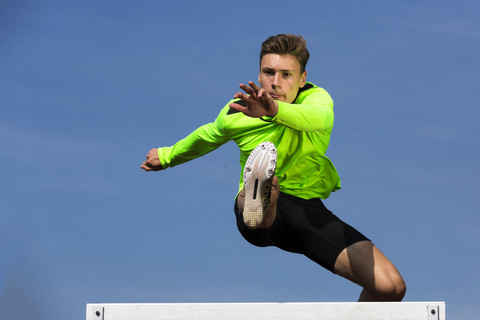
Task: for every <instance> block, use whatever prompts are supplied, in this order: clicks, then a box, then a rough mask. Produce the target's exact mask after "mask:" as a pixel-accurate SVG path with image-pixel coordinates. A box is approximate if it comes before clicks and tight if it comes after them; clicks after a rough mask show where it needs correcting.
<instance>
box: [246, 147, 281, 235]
mask: <svg viewBox="0 0 480 320" xmlns="http://www.w3.org/2000/svg"><path fill="white" fill-rule="evenodd" d="M276 165H277V149H276V148H275V145H274V144H273V143H271V142H268V141H267V142H264V143H261V144H260V145H258V146H257V147H256V148H255V149H253V151H252V153H251V154H250V156H249V157H248V159H247V162H246V163H245V169H244V173H243V182H244V189H245V204H244V208H243V222H244V223H245V225H246V226H247V227H249V228H250V229H256V228H258V227H259V226H260V225H261V224H262V222H263V219H264V211H265V210H266V209H267V207H268V205H269V204H270V190H271V185H272V180H273V176H274V175H275V168H276ZM265 188H267V190H265Z"/></svg>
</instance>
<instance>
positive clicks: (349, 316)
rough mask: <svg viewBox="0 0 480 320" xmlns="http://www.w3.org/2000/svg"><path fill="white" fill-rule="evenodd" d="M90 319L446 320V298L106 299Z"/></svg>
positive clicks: (90, 312)
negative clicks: (369, 299)
mask: <svg viewBox="0 0 480 320" xmlns="http://www.w3.org/2000/svg"><path fill="white" fill-rule="evenodd" d="M87 320H445V302H287V303H138V304H135V303H120V304H115V303H106V304H87Z"/></svg>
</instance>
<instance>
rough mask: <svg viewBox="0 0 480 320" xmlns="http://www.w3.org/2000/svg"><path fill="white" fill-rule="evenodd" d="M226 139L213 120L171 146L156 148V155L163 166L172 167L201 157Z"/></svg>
mask: <svg viewBox="0 0 480 320" xmlns="http://www.w3.org/2000/svg"><path fill="white" fill-rule="evenodd" d="M228 140H229V138H228V137H226V136H225V135H224V134H223V132H222V130H219V129H218V126H217V122H216V121H215V122H211V123H207V124H205V125H203V126H201V127H199V128H198V129H196V130H195V131H193V132H192V133H191V134H189V135H188V136H187V137H185V138H184V139H182V140H180V141H178V142H177V143H176V144H175V145H173V146H170V147H162V148H158V157H159V159H160V162H161V163H162V165H163V167H164V168H168V167H174V166H176V165H179V164H182V163H185V162H187V161H190V160H193V159H195V158H198V157H201V156H203V155H205V154H207V153H209V152H211V151H213V150H215V149H217V148H218V147H220V146H221V145H222V144H224V143H226V142H227V141H228Z"/></svg>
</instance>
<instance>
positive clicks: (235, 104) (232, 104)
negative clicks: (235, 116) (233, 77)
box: [229, 102, 247, 112]
mask: <svg viewBox="0 0 480 320" xmlns="http://www.w3.org/2000/svg"><path fill="white" fill-rule="evenodd" d="M229 107H230V108H232V109H233V110H236V111H240V112H244V111H245V110H246V109H247V108H246V107H244V106H241V105H239V104H238V103H235V102H232V103H230V104H229Z"/></svg>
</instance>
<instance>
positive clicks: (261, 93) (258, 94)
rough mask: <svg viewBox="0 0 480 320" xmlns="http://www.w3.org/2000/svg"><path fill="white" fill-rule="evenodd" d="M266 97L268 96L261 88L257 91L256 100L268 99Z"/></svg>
mask: <svg viewBox="0 0 480 320" xmlns="http://www.w3.org/2000/svg"><path fill="white" fill-rule="evenodd" d="M267 95H269V94H268V93H267V92H266V91H265V89H263V88H262V89H260V90H258V93H257V97H258V98H262V97H263V98H268V96H267Z"/></svg>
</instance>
